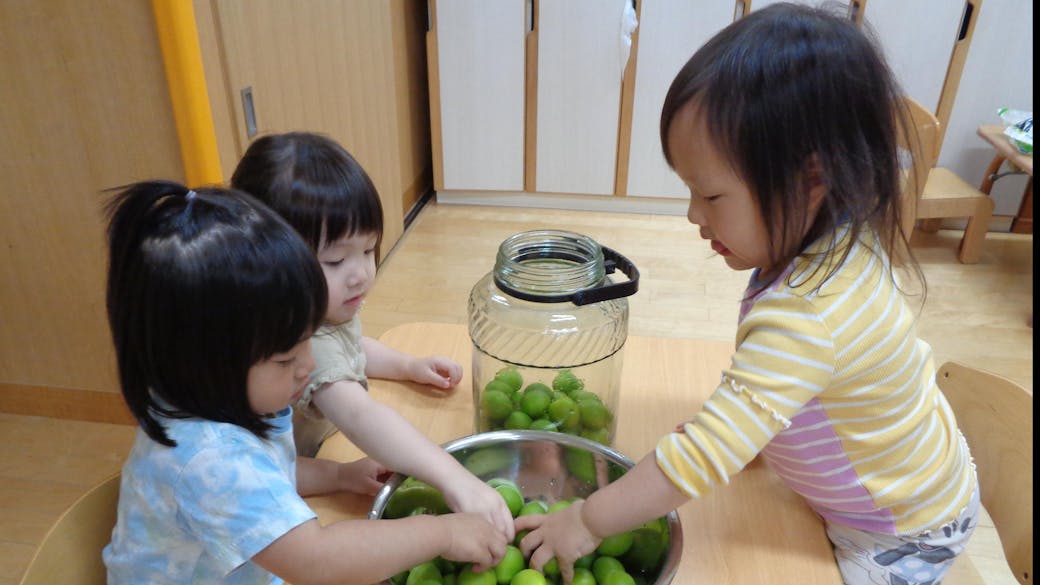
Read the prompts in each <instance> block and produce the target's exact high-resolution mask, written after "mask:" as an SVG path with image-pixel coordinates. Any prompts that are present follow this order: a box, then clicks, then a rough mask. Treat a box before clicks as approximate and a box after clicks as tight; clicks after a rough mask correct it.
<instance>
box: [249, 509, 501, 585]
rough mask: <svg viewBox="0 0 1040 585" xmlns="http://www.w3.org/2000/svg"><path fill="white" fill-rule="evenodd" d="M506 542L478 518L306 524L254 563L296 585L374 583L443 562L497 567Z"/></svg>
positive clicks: (455, 516) (451, 516)
mask: <svg viewBox="0 0 1040 585" xmlns="http://www.w3.org/2000/svg"><path fill="white" fill-rule="evenodd" d="M506 543H507V541H506V538H505V536H504V535H503V534H502V533H501V532H500V531H498V530H496V529H495V528H494V527H492V526H491V525H490V524H488V523H487V522H486V521H485V520H484V519H483V518H482V517H480V516H478V515H476V514H444V515H441V516H432V515H420V516H411V517H408V518H402V519H399V520H345V521H341V522H335V523H333V524H330V525H328V526H321V524H319V522H318V521H317V520H309V521H307V522H304V523H303V524H300V525H299V526H297V527H295V528H293V529H292V530H290V531H289V532H286V533H285V534H283V535H282V536H281V537H279V538H278V539H277V540H275V541H274V542H272V543H271V544H270V545H268V546H267V548H265V549H263V550H262V551H260V552H259V553H257V554H256V555H254V556H253V559H252V560H253V562H255V563H256V564H258V565H260V566H261V567H263V568H264V569H266V570H267V571H270V572H272V573H274V574H275V575H278V576H279V577H281V578H283V579H285V580H286V581H288V582H291V583H295V584H296V585H312V584H313V585H320V584H326V583H328V584H333V583H335V584H336V585H350V584H354V583H357V584H364V585H368V584H369V583H375V582H378V581H379V580H381V579H385V578H388V577H390V576H392V575H396V574H397V573H400V572H401V571H405V570H407V569H409V568H411V567H414V566H415V565H418V564H419V563H422V562H425V561H428V560H430V559H433V558H435V557H438V556H441V557H444V558H445V559H448V560H452V561H460V562H467V563H476V564H477V565H478V566H477V567H475V568H476V569H480V570H483V569H486V568H489V567H492V566H494V565H496V564H497V563H498V562H499V561H501V560H502V557H503V556H505V551H506Z"/></svg>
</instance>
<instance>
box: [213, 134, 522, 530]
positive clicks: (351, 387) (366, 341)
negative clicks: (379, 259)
mask: <svg viewBox="0 0 1040 585" xmlns="http://www.w3.org/2000/svg"><path fill="white" fill-rule="evenodd" d="M231 185H232V186H233V187H234V188H236V189H240V190H242V191H245V192H247V193H250V194H252V195H254V196H255V197H257V198H258V199H260V200H261V201H263V202H264V203H266V204H267V205H269V206H270V207H271V209H273V210H275V211H276V212H277V213H278V214H280V215H281V216H282V217H283V218H284V219H285V220H286V221H287V222H288V223H289V224H290V225H291V226H293V228H295V229H296V231H297V233H299V234H300V236H302V237H303V240H304V241H305V242H307V244H308V245H309V246H310V248H311V251H312V252H313V253H314V255H315V256H316V257H317V259H318V262H319V264H320V265H321V269H322V272H323V273H324V275H325V282H326V284H327V287H328V291H329V305H328V310H327V311H326V313H325V315H324V319H323V320H322V324H321V326H320V327H319V328H318V330H317V331H316V332H315V334H314V336H313V337H312V338H311V347H312V348H313V351H314V359H315V362H316V364H317V365H316V367H315V369H314V372H313V373H312V374H311V380H310V383H309V384H307V386H306V387H305V388H304V390H303V394H302V395H301V396H300V397H299V398H298V399H297V400H296V401H295V403H294V405H293V408H294V409H295V410H296V411H297V414H296V415H295V416H294V419H293V424H294V428H295V429H296V440H297V445H296V448H297V451H298V453H299V454H301V455H303V456H312V455H314V454H315V453H316V452H317V450H318V448H319V446H320V445H321V442H322V441H324V440H325V438H326V437H328V436H329V435H330V434H331V433H333V432H335V430H336V429H339V430H340V431H342V432H343V434H344V435H345V436H346V437H347V438H348V439H349V440H350V441H351V442H353V443H354V444H355V445H357V446H358V447H359V448H360V449H361V450H362V451H364V452H365V453H366V454H367V455H368V456H369V457H371V458H372V459H374V460H376V461H378V462H379V463H381V464H382V465H385V466H387V467H389V468H390V469H393V470H394V471H396V472H399V473H402V474H405V475H410V476H414V477H416V478H418V479H420V480H423V481H425V482H426V483H429V484H430V485H432V486H434V487H435V488H437V489H439V490H440V491H441V492H442V493H443V494H444V497H445V502H446V503H447V504H448V506H449V507H450V508H451V509H452V510H459V511H470V512H479V513H481V514H483V515H484V516H485V517H486V518H487V519H488V520H489V521H490V522H491V523H492V524H494V525H495V526H496V527H498V528H499V529H500V530H502V531H503V532H504V533H506V534H508V535H509V536H510V538H512V535H513V521H512V516H511V515H510V513H509V509H508V507H506V505H505V502H504V500H503V499H502V498H501V496H499V495H498V492H496V491H495V490H494V489H492V488H491V487H489V486H488V485H487V484H485V483H484V482H483V481H481V480H480V479H479V478H477V477H476V476H475V475H473V474H472V473H470V472H469V471H467V470H466V468H465V467H463V466H462V465H461V464H460V463H459V462H458V461H457V460H456V459H455V458H454V457H452V456H451V455H450V454H448V453H447V452H446V451H444V449H442V448H441V447H440V446H438V445H435V444H434V443H432V442H431V441H430V440H429V439H428V438H426V437H425V436H423V435H422V433H420V432H419V431H418V430H417V429H416V428H415V427H414V426H412V425H411V424H410V423H409V422H408V421H407V420H405V419H404V417H402V416H401V415H400V414H398V413H397V412H396V411H394V410H393V409H391V408H389V407H387V406H385V405H383V404H381V403H379V402H377V401H375V400H373V399H372V397H371V396H370V395H369V394H368V391H367V388H368V386H367V380H368V377H369V376H372V377H379V378H389V379H396V380H411V381H415V382H419V383H423V384H432V385H434V386H436V387H438V388H441V389H450V388H452V387H454V386H455V385H456V384H458V382H459V380H460V379H461V377H462V367H461V366H460V365H459V364H457V363H455V362H454V361H453V360H450V359H448V358H446V357H443V356H437V355H434V356H428V357H415V356H411V355H408V354H405V353H403V352H400V351H397V350H395V349H393V348H391V347H388V346H387V345H385V344H383V343H380V342H379V341H377V340H375V339H371V338H369V337H365V336H363V335H362V333H361V320H360V317H359V315H358V313H359V311H360V309H361V304H362V302H363V301H364V299H365V295H366V294H367V293H368V291H369V289H370V288H371V287H372V285H373V284H374V282H375V274H376V251H377V249H378V246H379V241H380V239H381V238H382V233H383V212H382V205H381V203H380V201H379V194H378V193H377V192H376V189H375V186H374V185H373V184H372V181H371V179H369V177H368V174H367V173H365V171H364V169H362V168H361V165H360V164H358V162H357V161H356V160H354V157H353V156H351V155H350V153H348V152H347V151H346V149H344V148H343V147H342V146H341V145H339V144H338V143H337V142H335V141H334V140H332V139H330V138H328V137H327V136H323V135H320V134H315V133H310V132H290V133H285V134H271V135H267V136H262V137H260V138H257V139H256V140H254V141H253V143H252V144H250V145H249V148H248V149H246V152H245V154H244V155H243V156H242V160H241V161H239V163H238V166H237V167H236V168H235V172H234V173H233V174H232V177H231Z"/></svg>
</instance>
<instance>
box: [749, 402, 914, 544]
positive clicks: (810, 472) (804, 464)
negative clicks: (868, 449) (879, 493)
mask: <svg viewBox="0 0 1040 585" xmlns="http://www.w3.org/2000/svg"><path fill="white" fill-rule="evenodd" d="M821 423H823V424H822V425H821ZM817 425H820V428H818V429H814V430H812V431H805V430H804V429H805V428H807V427H814V426H817ZM798 431H802V432H798ZM826 439H833V440H830V441H827V442H825V443H822V444H819V445H813V446H811V447H802V448H798V446H799V445H805V444H808V443H810V442H814V441H820V440H826ZM827 456H830V457H828V458H827V459H826V460H823V461H817V462H815V463H809V461H811V460H813V459H816V458H819V457H827ZM762 457H763V459H764V460H765V461H766V463H768V464H769V466H770V467H771V468H772V469H773V471H774V472H776V474H777V475H778V476H780V478H781V479H782V480H784V483H786V484H787V485H788V487H790V488H791V489H792V490H794V491H795V492H797V493H799V494H801V495H802V497H804V498H805V499H806V501H807V502H808V503H809V505H810V506H811V507H812V508H813V509H814V510H816V512H817V513H818V514H820V515H821V516H823V517H824V518H826V519H827V520H829V521H833V522H838V523H840V524H843V525H845V526H851V527H853V528H858V529H860V530H870V531H873V532H882V533H885V534H895V520H894V519H893V517H892V512H891V510H888V509H879V508H878V507H877V506H876V505H875V504H874V501H873V498H872V496H871V495H870V492H868V491H867V489H866V488H865V487H864V486H863V485H862V484H861V483H860V481H859V476H858V475H857V473H856V470H855V469H854V468H853V467H852V465H851V463H850V461H849V458H848V456H847V455H846V454H845V452H844V450H843V449H842V445H841V441H840V440H838V438H837V434H836V433H835V432H834V429H833V427H831V426H830V424H829V419H828V417H827V413H826V411H825V410H824V409H823V408H820V402H819V399H818V398H813V399H812V400H810V401H809V402H808V403H806V405H805V407H804V409H803V410H802V411H801V412H799V413H798V414H797V415H796V416H795V417H794V418H792V419H791V426H790V427H788V428H787V429H785V430H783V431H781V432H780V433H779V434H777V435H776V437H774V438H773V440H772V441H770V443H769V444H768V445H766V447H765V448H764V449H763V450H762ZM786 458H794V459H798V460H800V461H798V462H791V461H788V460H787V459H786ZM842 468H845V469H842ZM839 469H842V470H841V471H838V470H839ZM842 486H844V487H842ZM836 488H840V489H836ZM832 499H854V500H858V501H852V502H828V501H825V500H832ZM843 513H852V514H856V515H857V516H859V515H865V516H867V517H866V518H849V517H846V516H844V515H843Z"/></svg>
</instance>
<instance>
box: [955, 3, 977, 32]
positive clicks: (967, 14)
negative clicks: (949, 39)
mask: <svg viewBox="0 0 1040 585" xmlns="http://www.w3.org/2000/svg"><path fill="white" fill-rule="evenodd" d="M974 14H975V3H974V2H971V0H968V2H965V3H964V16H962V17H961V30H960V32H958V33H957V41H958V42H960V41H963V40H964V37H966V36H968V27H969V26H970V25H971V17H972V16H974Z"/></svg>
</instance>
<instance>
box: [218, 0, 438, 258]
mask: <svg viewBox="0 0 1040 585" xmlns="http://www.w3.org/2000/svg"><path fill="white" fill-rule="evenodd" d="M213 2H214V3H213V7H214V14H215V15H216V16H215V24H214V27H215V30H216V31H218V32H217V34H218V35H219V39H218V42H219V48H220V50H221V54H220V57H221V58H222V60H221V61H220V62H219V63H212V65H213V66H220V67H222V68H223V70H224V71H223V73H224V78H225V79H226V94H225V96H226V98H227V103H229V104H230V108H231V110H232V113H231V115H230V118H231V120H232V121H233V124H234V128H235V133H236V134H237V142H238V144H239V145H240V148H242V149H243V150H244V148H245V146H247V145H248V144H249V142H250V140H251V139H250V137H248V136H247V135H246V129H245V124H244V113H243V109H242V102H241V99H240V92H241V90H242V88H245V87H251V88H252V90H253V103H254V108H255V113H256V122H257V127H258V129H259V131H260V134H263V133H269V132H284V131H290V130H305V131H313V132H321V133H324V134H328V135H329V136H331V137H332V138H333V139H335V140H337V141H339V142H340V143H341V144H343V146H344V147H346V149H347V150H349V151H350V152H351V154H353V155H354V157H355V158H356V159H357V160H358V162H359V163H361V165H362V166H363V167H364V168H365V170H366V171H367V172H368V174H369V176H371V177H372V181H373V182H374V183H375V185H376V188H377V189H378V190H379V193H380V196H381V197H382V201H383V212H384V216H385V226H384V233H383V245H382V250H381V256H382V257H385V256H386V253H387V252H388V251H389V249H390V248H391V247H392V246H393V245H394V243H396V242H397V240H398V238H399V237H400V236H401V233H402V232H403V227H404V223H403V222H404V209H403V201H404V200H406V199H409V198H411V196H409V195H408V193H409V192H410V191H425V188H424V187H420V186H417V185H421V184H422V183H423V178H422V177H424V176H428V174H429V171H428V170H427V169H428V168H430V163H429V162H428V160H427V159H428V156H429V155H428V154H427V153H428V146H426V144H428V139H424V138H423V137H424V136H426V135H428V131H429V130H428V124H429V122H428V118H426V117H424V116H423V115H422V114H421V113H418V112H419V109H425V108H428V106H427V105H426V101H425V99H424V96H423V94H421V93H418V94H417V93H414V91H415V89H416V86H417V85H418V86H421V85H422V84H423V83H425V81H424V78H421V77H419V76H420V75H421V72H422V71H424V69H425V68H424V67H423V64H422V62H421V55H422V53H421V52H420V51H422V50H424V48H423V47H422V33H423V30H422V28H423V27H424V22H423V19H424V16H422V15H423V14H424V12H423V11H424V5H423V4H422V3H420V2H417V1H416V0H393V1H391V2H347V1H342V0H341V1H337V2H320V3H319V2H293V3H287V2H284V1H281V0H213ZM413 59H415V60H416V61H419V63H418V64H416V63H413V62H411V61H412V60H413ZM209 61H213V59H212V56H211V57H210V58H209V60H208V62H207V64H206V65H207V67H209V66H211V63H210V62H209ZM405 64H407V67H403V65H405ZM207 77H209V75H207ZM420 91H421V90H420ZM212 101H213V98H212V96H211V102H212ZM223 140H227V139H226V138H225V139H223ZM416 142H419V144H416ZM240 155H241V153H239V156H240Z"/></svg>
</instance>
